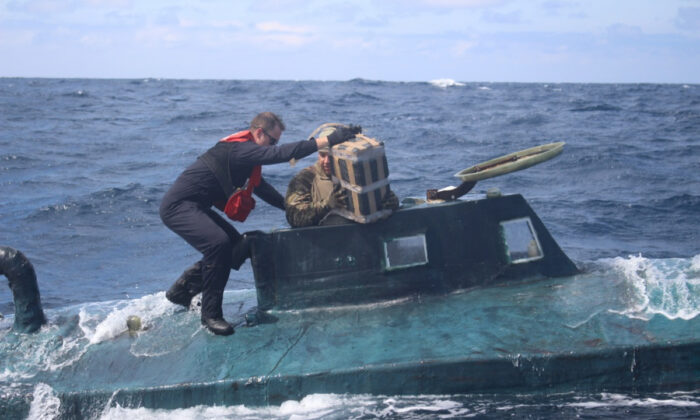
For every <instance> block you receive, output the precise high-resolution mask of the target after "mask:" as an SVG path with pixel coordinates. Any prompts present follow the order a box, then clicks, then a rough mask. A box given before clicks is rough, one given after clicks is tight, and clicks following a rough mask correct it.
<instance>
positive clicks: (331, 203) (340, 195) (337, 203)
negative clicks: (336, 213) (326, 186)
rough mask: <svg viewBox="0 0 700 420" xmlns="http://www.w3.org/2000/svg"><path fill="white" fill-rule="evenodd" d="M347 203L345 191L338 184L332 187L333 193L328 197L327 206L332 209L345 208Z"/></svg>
mask: <svg viewBox="0 0 700 420" xmlns="http://www.w3.org/2000/svg"><path fill="white" fill-rule="evenodd" d="M346 203H347V195H346V194H345V189H343V188H342V187H341V186H340V184H336V185H334V186H333V191H332V192H331V195H330V196H329V197H328V201H327V203H326V204H327V205H328V207H329V208H330V209H331V210H332V209H337V208H345V206H346Z"/></svg>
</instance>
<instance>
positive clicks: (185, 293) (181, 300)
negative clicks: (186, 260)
mask: <svg viewBox="0 0 700 420" xmlns="http://www.w3.org/2000/svg"><path fill="white" fill-rule="evenodd" d="M201 291H202V262H201V261H197V262H196V263H194V265H193V266H191V267H189V268H188V269H186V270H185V271H184V272H183V273H182V275H180V277H179V278H178V279H177V280H175V283H173V285H172V286H170V289H169V290H168V291H167V292H166V293H165V297H166V298H167V299H168V300H169V301H171V302H172V303H175V304H178V305H182V306H184V307H186V308H189V307H190V304H191V303H192V298H193V297H195V296H196V295H197V294H198V293H200V292H201Z"/></svg>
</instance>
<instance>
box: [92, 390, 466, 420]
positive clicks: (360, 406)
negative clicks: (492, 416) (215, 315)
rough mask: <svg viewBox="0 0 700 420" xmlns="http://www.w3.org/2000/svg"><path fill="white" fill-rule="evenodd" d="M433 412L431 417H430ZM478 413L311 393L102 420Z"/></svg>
mask: <svg viewBox="0 0 700 420" xmlns="http://www.w3.org/2000/svg"><path fill="white" fill-rule="evenodd" d="M427 413H430V414H429V415H426V414H427ZM475 414H476V413H475V412H474V411H473V410H472V409H470V408H467V407H464V405H463V404H462V403H459V402H455V401H452V400H450V399H448V398H445V397H442V396H433V395H426V396H399V397H382V396H373V395H338V394H311V395H308V396H306V397H304V398H303V399H301V400H300V401H294V400H290V401H285V402H283V403H282V404H280V405H279V406H266V407H247V406H244V405H236V406H228V407H225V406H224V407H222V406H196V407H191V408H185V409H175V410H153V409H145V408H124V407H120V406H115V407H110V408H107V409H106V410H105V411H104V412H103V414H102V417H101V419H102V420H112V419H114V420H116V419H120V420H121V419H122V418H129V419H137V420H138V419H156V420H159V419H162V420H189V419H223V418H235V419H242V420H254V419H256V420H257V419H285V420H301V419H305V420H306V419H343V420H345V419H348V418H406V417H411V416H416V415H418V416H419V417H420V418H444V419H450V418H464V417H469V416H470V415H475Z"/></svg>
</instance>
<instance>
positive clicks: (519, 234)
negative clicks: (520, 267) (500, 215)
mask: <svg viewBox="0 0 700 420" xmlns="http://www.w3.org/2000/svg"><path fill="white" fill-rule="evenodd" d="M501 231H502V233H503V239H504V240H505V244H506V255H507V257H508V260H509V261H510V262H511V263H512V264H520V263H524V262H528V261H534V260H539V259H540V258H542V257H544V254H543V253H542V247H541V246H540V241H539V239H537V232H535V229H534V228H533V227H532V221H530V218H529V217H525V218H522V219H514V220H508V221H505V222H501Z"/></svg>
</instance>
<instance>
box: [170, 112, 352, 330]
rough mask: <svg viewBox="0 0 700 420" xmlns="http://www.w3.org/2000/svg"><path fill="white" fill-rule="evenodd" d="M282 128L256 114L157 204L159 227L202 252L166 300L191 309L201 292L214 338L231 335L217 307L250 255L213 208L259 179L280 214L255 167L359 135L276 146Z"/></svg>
mask: <svg viewBox="0 0 700 420" xmlns="http://www.w3.org/2000/svg"><path fill="white" fill-rule="evenodd" d="M284 129H285V127H284V123H283V122H282V120H281V119H280V118H279V117H278V116H277V115H275V114H273V113H272V112H263V113H261V114H258V115H257V116H256V117H255V118H254V119H253V121H251V123H250V128H249V129H248V130H244V131H241V132H238V133H235V134H232V135H230V136H228V137H225V138H224V139H222V140H221V141H220V142H218V143H217V144H216V145H215V146H214V147H212V148H211V149H209V150H208V151H207V152H205V153H204V154H203V155H202V156H200V157H199V158H198V159H197V160H196V161H195V163H193V164H192V165H190V166H189V167H188V168H187V169H185V171H184V172H183V173H182V174H180V176H179V177H178V178H177V180H176V181H175V184H173V186H172V187H171V188H170V190H168V192H166V193H165V196H164V197H163V202H162V203H161V205H160V217H161V219H162V220H163V223H165V225H166V226H167V227H168V228H170V229H171V230H172V231H173V232H175V233H177V234H178V235H180V236H181V237H182V238H183V239H184V240H185V241H187V243H189V244H190V245H191V246H193V247H194V248H195V249H197V250H198V251H199V252H201V253H202V259H201V260H200V261H198V262H197V263H196V264H194V265H193V266H192V267H190V268H188V269H187V270H185V272H184V273H183V274H182V276H180V278H178V279H177V281H176V282H175V283H174V284H173V285H172V287H171V288H170V290H168V292H167V293H166V297H167V298H168V300H170V301H171V302H173V303H176V304H180V305H183V306H185V307H189V305H190V302H191V300H192V297H194V296H195V295H196V294H197V293H199V292H200V291H201V292H202V324H203V325H204V326H205V327H206V328H208V329H209V330H210V331H212V332H213V333H214V334H219V335H229V334H233V327H232V326H231V325H230V324H229V323H228V322H226V320H224V317H223V311H222V307H221V305H222V301H223V293H224V288H225V287H226V283H227V282H228V276H229V273H230V270H231V268H233V269H236V270H237V269H238V268H240V266H241V264H243V262H244V261H245V259H246V258H247V257H248V256H249V255H250V254H249V252H250V251H249V244H248V241H247V240H246V238H245V237H244V236H242V235H241V234H240V233H238V231H237V230H236V229H235V228H234V227H233V226H232V225H231V224H230V223H228V222H227V221H225V220H224V219H223V217H221V216H220V215H219V214H218V213H216V212H215V211H214V210H213V209H212V208H211V207H212V205H214V204H215V203H221V202H226V200H227V198H228V197H230V196H232V193H234V192H235V191H236V190H237V189H240V188H244V185H245V184H246V181H248V182H253V181H254V180H255V179H257V182H259V184H258V185H257V186H255V187H254V189H253V191H254V192H255V194H256V195H257V196H258V197H260V198H262V199H263V200H264V201H266V202H267V203H269V204H270V205H272V206H275V207H277V208H279V209H282V210H284V198H283V197H282V195H281V194H280V193H278V192H277V191H276V190H275V189H274V188H273V187H272V186H271V185H270V184H268V183H267V182H265V180H264V179H262V178H261V177H260V168H259V166H260V165H270V164H274V163H281V162H287V161H289V160H290V159H301V158H303V157H305V156H308V155H310V154H312V153H314V152H315V151H317V150H318V149H319V148H322V147H327V146H333V145H335V144H338V143H341V142H344V141H346V140H348V139H350V138H352V137H354V136H355V134H357V133H358V132H360V131H361V128H360V127H359V126H352V125H351V126H349V127H348V128H345V129H343V130H336V131H335V132H333V133H332V134H331V135H329V136H328V137H322V138H319V139H314V138H310V139H308V140H302V141H298V142H294V143H288V144H284V145H280V146H275V144H277V142H279V139H280V136H281V135H282V131H284ZM255 170H257V171H258V173H257V178H256V176H255ZM249 178H250V180H249ZM255 184H256V183H255V182H253V185H255ZM227 208H228V207H227ZM227 214H228V212H227ZM243 219H245V216H243ZM236 220H239V219H236Z"/></svg>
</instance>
